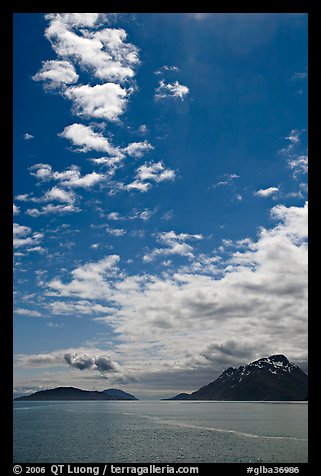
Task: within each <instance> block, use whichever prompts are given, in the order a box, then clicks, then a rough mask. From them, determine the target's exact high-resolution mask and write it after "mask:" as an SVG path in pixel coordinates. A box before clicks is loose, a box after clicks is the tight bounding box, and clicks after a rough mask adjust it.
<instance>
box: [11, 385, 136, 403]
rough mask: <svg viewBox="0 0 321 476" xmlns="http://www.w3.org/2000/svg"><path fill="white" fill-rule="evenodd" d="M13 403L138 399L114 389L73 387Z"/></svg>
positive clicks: (49, 391)
mask: <svg viewBox="0 0 321 476" xmlns="http://www.w3.org/2000/svg"><path fill="white" fill-rule="evenodd" d="M14 400H15V401H19V400H20V401H22V400H33V401H44V400H45V401H50V400H51V401H56V400H138V398H136V397H134V396H133V395H130V394H129V393H126V392H123V391H122V390H118V389H116V388H112V389H108V390H104V391H103V392H98V391H89V390H81V389H80V388H74V387H57V388H53V389H50V390H41V391H39V392H36V393H33V394H32V395H28V396H23V397H18V398H15V399H14Z"/></svg>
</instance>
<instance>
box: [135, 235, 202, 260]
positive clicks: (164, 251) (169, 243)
mask: <svg viewBox="0 0 321 476" xmlns="http://www.w3.org/2000/svg"><path fill="white" fill-rule="evenodd" d="M202 239H203V236H202V235H200V234H198V235H197V234H194V235H191V234H189V233H176V232H175V231H169V232H162V233H158V235H157V241H159V242H160V243H162V244H163V245H164V248H156V249H154V250H153V251H152V252H151V253H149V254H146V255H145V256H144V258H143V259H144V261H145V262H149V261H152V260H153V259H154V258H155V257H156V256H160V255H172V254H177V255H182V256H187V257H189V258H192V257H193V256H194V255H193V253H192V250H193V247H192V246H191V245H189V244H188V243H186V241H195V240H202Z"/></svg>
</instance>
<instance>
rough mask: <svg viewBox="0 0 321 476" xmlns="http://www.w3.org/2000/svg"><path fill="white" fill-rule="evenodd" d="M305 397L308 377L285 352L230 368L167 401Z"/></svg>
mask: <svg viewBox="0 0 321 476" xmlns="http://www.w3.org/2000/svg"><path fill="white" fill-rule="evenodd" d="M307 399H308V376H307V375H306V374H305V373H304V372H303V371H302V370H301V369H300V368H299V367H298V366H297V365H295V364H292V363H290V362H289V361H288V359H287V358H286V357H285V356H284V355H272V356H271V357H265V358H263V359H259V360H256V361H255V362H252V363H250V364H248V365H245V366H243V365H241V366H240V367H238V368H234V367H230V368H228V369H227V370H224V372H223V373H222V374H221V375H220V376H219V377H218V378H217V379H216V380H214V381H213V382H211V383H209V384H208V385H205V386H204V387H201V388H200V389H199V390H197V391H196V392H193V393H191V394H190V395H189V394H180V395H176V397H173V398H170V399H168V400H236V401H238V400H239V401H244V400H250V401H255V400H256V401H260V400H264V401H269V400H270V401H271V400H272V401H275V400H279V401H289V400H307Z"/></svg>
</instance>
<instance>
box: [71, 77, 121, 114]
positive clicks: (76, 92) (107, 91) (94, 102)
mask: <svg viewBox="0 0 321 476" xmlns="http://www.w3.org/2000/svg"><path fill="white" fill-rule="evenodd" d="M65 96H66V97H67V98H68V99H70V100H71V101H72V102H73V112H74V113H75V114H77V115H78V116H84V117H93V118H96V119H106V120H108V121H117V120H118V118H119V116H120V115H122V114H123V113H124V111H125V108H126V105H127V90H126V89H124V88H122V87H121V86H120V85H119V84H114V83H105V84H96V85H95V86H90V85H89V84H86V85H82V86H76V87H73V88H68V89H67V90H66V91H65Z"/></svg>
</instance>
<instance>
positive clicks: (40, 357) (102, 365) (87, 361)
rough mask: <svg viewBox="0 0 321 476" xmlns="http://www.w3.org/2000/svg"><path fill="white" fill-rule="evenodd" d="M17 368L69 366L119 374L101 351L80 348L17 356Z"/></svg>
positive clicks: (117, 368) (108, 357)
mask: <svg viewBox="0 0 321 476" xmlns="http://www.w3.org/2000/svg"><path fill="white" fill-rule="evenodd" d="M15 363H16V366H17V367H23V368H41V367H45V368H46V367H58V366H63V367H65V366H66V365H69V366H71V367H74V368H76V369H78V370H87V371H90V370H92V371H95V372H97V371H98V372H103V373H104V372H121V367H120V365H119V364H118V363H117V362H115V361H114V360H113V359H111V358H110V356H109V355H108V354H107V353H106V351H103V350H101V349H96V348H91V347H82V348H78V349H74V348H71V349H61V350H56V351H53V352H48V353H46V354H29V355H28V354H18V355H16V358H15Z"/></svg>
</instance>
